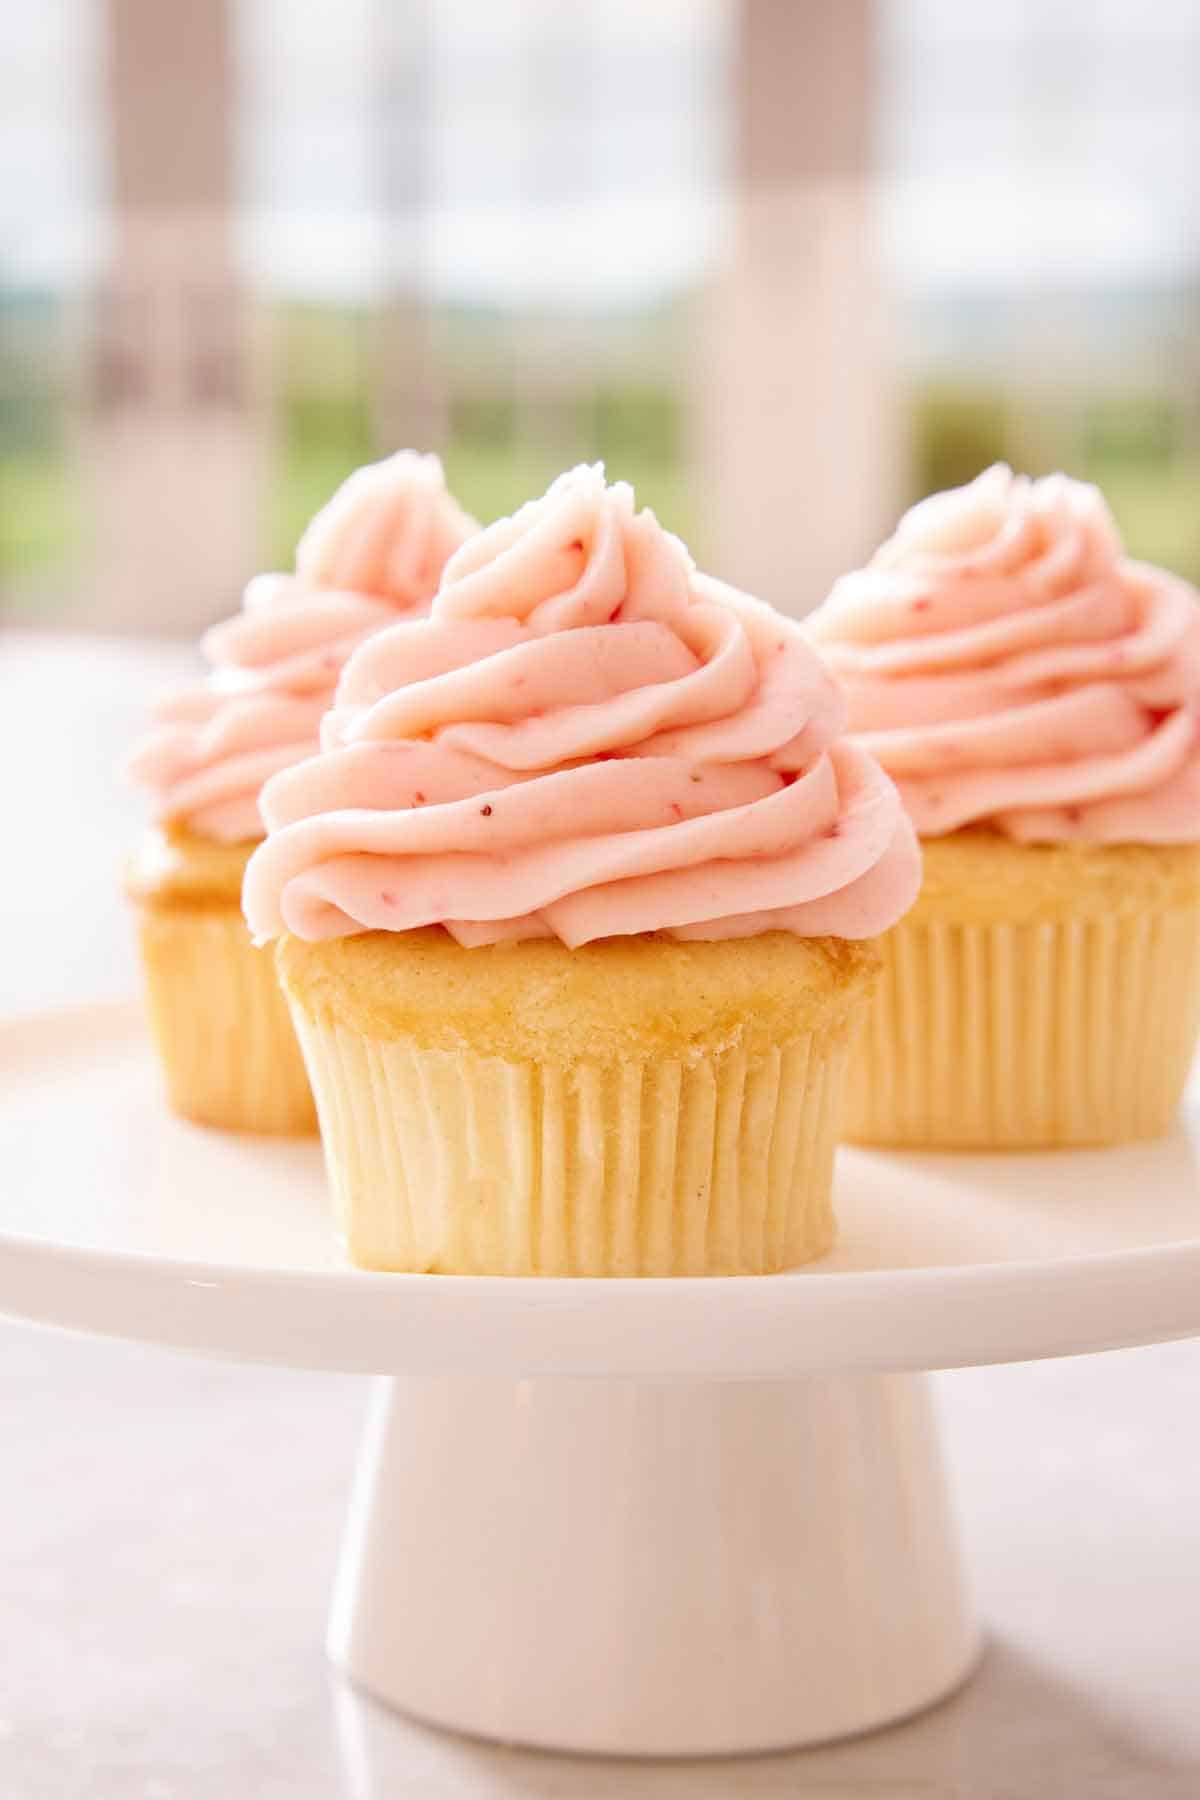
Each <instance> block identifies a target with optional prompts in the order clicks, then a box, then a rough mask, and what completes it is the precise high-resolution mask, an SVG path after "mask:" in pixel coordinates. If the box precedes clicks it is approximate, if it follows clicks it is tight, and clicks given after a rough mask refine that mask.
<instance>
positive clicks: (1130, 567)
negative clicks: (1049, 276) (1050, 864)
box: [807, 464, 1200, 844]
mask: <svg viewBox="0 0 1200 1800" xmlns="http://www.w3.org/2000/svg"><path fill="white" fill-rule="evenodd" d="M807 629H808V631H809V635H810V636H811V638H812V641H813V642H814V643H815V644H816V645H818V647H819V648H820V649H821V651H822V653H823V654H824V655H825V656H826V658H827V659H828V661H829V663H830V665H831V666H832V668H833V670H834V671H835V673H836V674H837V676H838V678H839V680H840V681H841V683H842V686H843V689H844V691H845V694H846V701H847V707H848V715H849V725H850V730H851V733H852V735H853V737H854V740H855V741H856V742H857V743H858V744H859V745H860V746H861V747H863V748H864V749H866V750H868V751H869V752H870V753H871V754H872V755H874V756H875V757H877V758H878V760H879V761H880V762H881V763H882V764H883V766H884V768H885V769H887V770H888V772H889V773H890V774H891V775H892V776H893V778H894V779H895V781H896V783H897V785H898V787H899V790H900V794H901V798H902V799H903V801H904V804H905V807H906V809H907V811H908V813H909V815H910V817H911V818H912V819H913V821H914V823H915V825H916V827H917V830H918V831H919V832H920V833H921V835H922V836H924V837H939V836H942V835H944V834H946V833H948V832H951V831H956V830H959V829H961V828H963V827H965V826H970V825H977V824H987V825H990V826H992V827H994V828H995V829H996V830H999V831H1001V832H1003V833H1005V834H1006V835H1008V836H1010V837H1012V838H1015V839H1017V840H1018V841H1022V842H1044V843H1054V842H1075V841H1077V842H1082V843H1089V842H1091V843H1124V842H1129V843H1146V844H1156V843H1181V842H1183V843H1192V842H1198V841H1200V596H1197V594H1196V593H1195V591H1194V590H1193V589H1192V588H1191V587H1189V586H1188V584H1187V583H1186V582H1184V581H1182V580H1180V579H1179V578H1178V577H1177V576H1175V575H1172V574H1170V573H1169V572H1168V571H1167V570H1164V569H1158V568H1152V567H1150V566H1149V565H1147V564H1143V563H1138V562H1134V561H1133V560H1132V559H1131V558H1130V557H1129V556H1128V555H1127V554H1126V553H1125V550H1124V547H1123V545H1122V542H1121V538H1120V534H1119V532H1118V531H1117V527H1116V524H1115V523H1114V521H1113V518H1112V515H1111V513H1110V512H1109V509H1108V506H1107V504H1106V502H1105V500H1104V498H1103V496H1102V494H1101V493H1100V491H1099V489H1098V488H1095V487H1093V486H1090V485H1088V484H1087V483H1084V482H1080V481H1075V480H1072V479H1071V478H1070V477H1068V476H1065V475H1050V476H1046V477H1044V478H1042V479H1040V480H1031V479H1030V478H1029V477H1028V476H1024V475H1015V474H1014V473H1013V472H1012V470H1011V469H1009V468H1007V467H1006V466H1005V465H1003V464H996V465H995V466H994V467H993V468H991V469H988V470H986V471H985V472H984V473H983V474H982V475H980V476H979V477H977V479H976V480H975V481H973V482H970V483H968V484H967V485H966V486H965V487H961V488H954V489H951V490H950V491H948V492H946V493H942V494H935V495H932V496H931V497H930V498H928V499H926V500H923V501H921V502H919V503H918V504H917V505H916V506H914V507H913V508H911V509H910V511H909V512H907V513H906V514H905V515H904V517H903V518H902V519H901V520H900V523H899V524H898V526H897V527H896V530H895V532H894V533H893V535H892V536H891V537H890V538H889V539H888V540H887V542H886V543H884V544H883V545H882V546H881V547H880V549H879V550H877V551H876V553H875V555H874V556H873V557H872V558H871V560H870V562H869V563H868V564H867V565H866V566H865V568H862V569H859V570H856V571H855V572H854V573H852V574H849V575H845V576H843V577H842V578H841V580H840V581H838V582H837V583H836V584H835V586H834V588H833V591H832V593H831V594H830V596H829V598H828V599H827V601H826V602H825V604H824V606H822V607H821V608H820V609H819V610H818V611H817V613H815V614H814V615H813V617H812V618H811V620H810V621H809V622H808V626H807Z"/></svg>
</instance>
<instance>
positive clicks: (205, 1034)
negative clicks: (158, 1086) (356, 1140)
mask: <svg viewBox="0 0 1200 1800" xmlns="http://www.w3.org/2000/svg"><path fill="white" fill-rule="evenodd" d="M139 942H140V947H141V952H142V963H143V967H144V970H145V977H146V997H147V1004H148V1010H149V1014H150V1024H151V1029H152V1031H153V1034H154V1039H155V1042H156V1044H157V1047H158V1053H159V1057H160V1059H161V1061H162V1066H163V1072H164V1075H165V1077H166V1083H167V1095H168V1099H169V1101H170V1105H171V1108H172V1110H173V1111H174V1112H177V1113H180V1114H181V1115H182V1116H183V1117H184V1118H185V1119H192V1120H194V1121H195V1122H196V1123H197V1124H200V1125H216V1126H220V1127H222V1128H223V1129H225V1130H228V1131H259V1132H272V1133H277V1134H299V1133H303V1132H312V1131H315V1130H316V1127H317V1119H316V1110H315V1108H314V1106H313V1100H312V1093H311V1090H310V1088H309V1085H308V1076H307V1074H306V1073H305V1069H304V1062H303V1059H302V1057H301V1055H300V1049H299V1045H298V1044H297V1042H296V1034H295V1032H294V1031H293V1029H292V1022H291V1019H290V1017H289V1015H288V1008H287V1002H286V1001H285V999H284V997H283V994H282V992H281V991H280V987H279V981H278V977H277V975H276V973H275V963H274V958H273V957H272V955H271V953H270V952H269V951H267V950H256V949H255V948H254V945H253V944H252V943H251V941H250V933H249V932H248V931H247V929H246V924H245V921H244V919H243V918H242V914H241V909H240V907H239V906H238V905H237V904H236V903H233V902H230V903H229V904H228V905H212V906H206V907H178V906H141V907H140V908H139Z"/></svg>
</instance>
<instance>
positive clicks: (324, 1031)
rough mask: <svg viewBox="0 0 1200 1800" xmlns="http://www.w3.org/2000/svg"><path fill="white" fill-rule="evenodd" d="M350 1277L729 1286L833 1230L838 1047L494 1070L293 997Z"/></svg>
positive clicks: (808, 1253) (491, 1063) (835, 1037)
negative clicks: (684, 1279) (717, 1280)
mask: <svg viewBox="0 0 1200 1800" xmlns="http://www.w3.org/2000/svg"><path fill="white" fill-rule="evenodd" d="M293 1017H294V1019H295V1025H296V1031H297V1035H298V1036H299V1038H300V1041H301V1044H302V1046H303V1050H304V1055H305V1059H306V1062H307V1064H308V1069H309V1074H310V1076H311V1078H312V1084H313V1091H314V1093H315V1095H316V1100H317V1108H318V1112H319V1114H320V1119H321V1131H322V1136H323V1138H324V1143H325V1154H326V1161H327V1165H328V1169H329V1178H330V1184H331V1186H332V1189H333V1195H334V1201H335V1205H336V1208H337V1213H338V1217H339V1222H340V1226H341V1229H342V1232H343V1233H344V1236H345V1240H346V1245H347V1249H348V1251H349V1254H350V1256H351V1258H352V1260H353V1261H354V1262H356V1263H358V1264H359V1265H361V1266H362V1267H365V1268H375V1269H403V1270H420V1271H436V1272H440V1273H458V1274H497V1275H747V1274H763V1273H767V1272H770V1271H773V1270H778V1269H783V1268H788V1267H792V1266H794V1265H795V1264H797V1263H802V1262H807V1261H809V1260H811V1259H812V1258H813V1257H816V1256H820V1255H821V1254H823V1252H824V1251H826V1250H827V1249H828V1248H829V1246H830V1243H831V1242H832V1238H833V1215H832V1211H831V1207H830V1198H829V1190H830V1183H831V1175H832V1165H833V1151H834V1142H835V1134H836V1126H837V1119H838V1112H839V1103H840V1098H841V1085H842V1076H843V1072H844V1066H845V1060H846V1054H847V1039H846V1035H845V1033H844V1032H842V1031H838V1032H830V1033H824V1032H810V1033H808V1034H806V1035H804V1036H801V1037H798V1038H796V1039H795V1040H793V1041H790V1042H789V1043H787V1044H786V1045H782V1046H780V1047H778V1048H776V1049H774V1050H772V1051H768V1052H766V1053H765V1054H757V1055H755V1056H753V1057H751V1056H750V1055H749V1054H747V1053H746V1052H744V1051H740V1050H732V1051H726V1052H724V1053H722V1054H719V1055H712V1056H700V1057H698V1058H697V1059H696V1060H694V1061H692V1060H688V1061H687V1062H684V1061H680V1060H673V1059H668V1058H665V1057H664V1058H661V1059H658V1060H648V1061H645V1062H638V1063H630V1062H627V1063H620V1064H618V1063H613V1064H586V1063H578V1062H576V1063H570V1064H568V1063H561V1064H552V1063H547V1062H534V1061H529V1062H507V1061H504V1060H502V1059H500V1058H497V1057H489V1056H480V1055H475V1054H472V1053H470V1052H467V1051H458V1050H443V1049H429V1048H422V1047H416V1046H414V1045H413V1044H412V1043H411V1042H408V1041H406V1040H403V1039H383V1038H377V1037H371V1036H367V1035H364V1034H363V1033H362V1032H359V1031H357V1030H354V1029H352V1028H350V1027H347V1026H346V1025H345V1024H343V1023H340V1022H338V1021H337V1020H336V1019H334V1018H333V1017H331V1016H329V1015H328V1014H321V1015H318V1014H316V1013H314V1012H312V1011H311V1010H309V1009H307V1008H306V1007H305V1006H304V1005H303V1004H302V1003H300V1002H298V1001H296V1000H295V999H293Z"/></svg>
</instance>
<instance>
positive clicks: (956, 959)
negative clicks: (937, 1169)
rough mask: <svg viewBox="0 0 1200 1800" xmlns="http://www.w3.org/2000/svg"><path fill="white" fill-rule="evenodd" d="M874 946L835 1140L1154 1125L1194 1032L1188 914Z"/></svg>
mask: <svg viewBox="0 0 1200 1800" xmlns="http://www.w3.org/2000/svg"><path fill="white" fill-rule="evenodd" d="M880 948H881V950H882V953H883V960H884V971H883V978H882V980H881V982H880V984H879V986H878V988H877V989H876V991H875V995H874V996H873V999H872V1001H871V1004H870V1007H869V1009H868V1013H867V1018H866V1021H865V1023H864V1026H863V1030H862V1033H861V1036H860V1038H859V1040H858V1042H857V1044H856V1046H855V1050H854V1053H853V1055H852V1057H851V1066H850V1071H849V1074H848V1077H847V1083H846V1106H845V1113H844V1120H843V1127H844V1135H845V1136H846V1137H847V1138H849V1139H851V1140H852V1141H855V1142H858V1143H865V1144H881V1145H896V1146H901V1145H903V1146H909V1147H919V1146H925V1147H928V1148H931V1149H932V1148H946V1149H961V1150H985V1149H999V1150H1003V1149H1038V1148H1054V1147H1066V1146H1069V1145H1087V1144H1093V1145H1097V1144H1114V1143H1121V1142H1125V1141H1128V1140H1131V1139H1137V1138H1147V1137H1156V1136H1159V1135H1161V1134H1162V1133H1163V1132H1164V1131H1166V1130H1167V1129H1168V1127H1169V1125H1170V1123H1171V1119H1172V1117H1173V1115H1174V1113H1175V1110H1176V1108H1177V1106H1178V1104H1179V1100H1180V1097H1181V1095H1182V1092H1183V1088H1184V1084H1185V1082H1186V1080H1187V1075H1188V1069H1189V1066H1190V1063H1191V1059H1192V1054H1193V1050H1194V1047H1195V1043H1196V1037H1197V1032H1198V1030H1200V907H1197V906H1195V905H1185V906H1181V907H1177V908H1173V909H1169V910H1159V911H1146V912H1143V913H1140V914H1139V913H1132V912H1131V913H1128V914H1126V915H1110V916H1108V917H1091V918H1079V919H1073V920H1071V919H1062V920H1047V919H1042V920H1027V921H1024V922H1021V923H1003V922H993V923H979V922H972V923H955V922H953V921H948V920H945V919H940V920H934V921H929V922H923V921H920V920H908V921H904V922H902V923H901V924H900V925H898V926H896V927H895V929H894V930H893V931H891V932H889V933H888V934H887V935H886V937H884V938H883V939H881V941H880Z"/></svg>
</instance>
